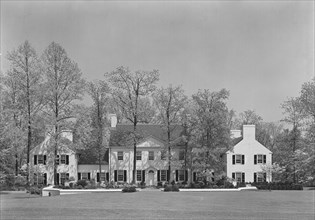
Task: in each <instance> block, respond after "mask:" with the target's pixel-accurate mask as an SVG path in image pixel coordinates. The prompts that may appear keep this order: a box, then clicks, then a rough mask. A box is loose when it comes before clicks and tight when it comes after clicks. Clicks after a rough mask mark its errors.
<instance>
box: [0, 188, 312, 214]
mask: <svg viewBox="0 0 315 220" xmlns="http://www.w3.org/2000/svg"><path fill="white" fill-rule="evenodd" d="M314 192H315V191H313V190H310V191H271V192H270V191H250V192H207V193H204V192H160V191H147V192H137V193H120V192H106V193H89V194H72V195H63V196H55V197H36V196H29V195H28V194H26V193H22V192H15V193H8V194H1V195H0V196H1V216H0V219H1V220H2V219H299V220H302V219H312V220H313V219H314Z"/></svg>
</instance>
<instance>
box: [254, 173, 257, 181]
mask: <svg viewBox="0 0 315 220" xmlns="http://www.w3.org/2000/svg"><path fill="white" fill-rule="evenodd" d="M254 182H257V173H254Z"/></svg>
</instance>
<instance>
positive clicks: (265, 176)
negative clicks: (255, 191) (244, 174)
mask: <svg viewBox="0 0 315 220" xmlns="http://www.w3.org/2000/svg"><path fill="white" fill-rule="evenodd" d="M264 182H267V174H266V173H264Z"/></svg>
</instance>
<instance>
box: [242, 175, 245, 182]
mask: <svg viewBox="0 0 315 220" xmlns="http://www.w3.org/2000/svg"><path fill="white" fill-rule="evenodd" d="M242 183H245V173H242Z"/></svg>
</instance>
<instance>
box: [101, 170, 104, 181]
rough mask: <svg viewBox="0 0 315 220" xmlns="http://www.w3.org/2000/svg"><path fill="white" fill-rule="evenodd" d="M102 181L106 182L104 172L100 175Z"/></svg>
mask: <svg viewBox="0 0 315 220" xmlns="http://www.w3.org/2000/svg"><path fill="white" fill-rule="evenodd" d="M100 181H105V173H104V172H102V173H101V174H100Z"/></svg>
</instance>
